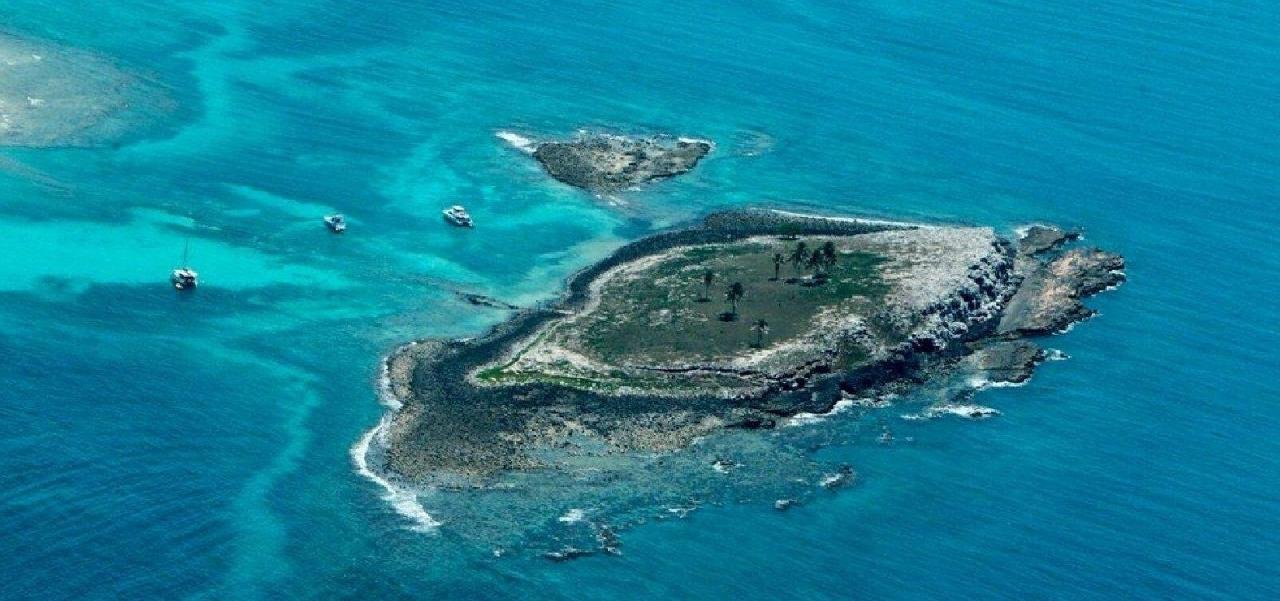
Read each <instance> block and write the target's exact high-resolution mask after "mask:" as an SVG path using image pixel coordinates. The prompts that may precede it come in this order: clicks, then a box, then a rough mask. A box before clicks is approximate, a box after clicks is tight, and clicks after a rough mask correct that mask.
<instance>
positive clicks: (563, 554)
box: [542, 547, 595, 562]
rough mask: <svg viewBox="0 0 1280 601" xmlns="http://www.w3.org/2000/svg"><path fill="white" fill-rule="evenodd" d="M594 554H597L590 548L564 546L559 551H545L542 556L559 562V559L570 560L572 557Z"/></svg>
mask: <svg viewBox="0 0 1280 601" xmlns="http://www.w3.org/2000/svg"><path fill="white" fill-rule="evenodd" d="M594 554H595V551H592V550H590V549H579V548H577V547H563V548H561V549H559V550H557V551H547V552H546V553H543V554H542V556H543V557H545V558H547V559H550V560H551V561H557V562H559V561H569V560H571V559H578V558H579V557H586V556H588V555H594Z"/></svg>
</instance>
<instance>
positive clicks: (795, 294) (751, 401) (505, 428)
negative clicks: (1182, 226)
mask: <svg viewBox="0 0 1280 601" xmlns="http://www.w3.org/2000/svg"><path fill="white" fill-rule="evenodd" d="M1077 238H1078V234H1077V233H1074V232H1069V231H1063V230H1059V229H1057V228H1053V227H1050V226H1040V227H1037V228H1033V229H1028V230H1026V232H1024V233H1023V234H1022V235H1021V236H1020V237H1019V239H1017V240H1008V239H1006V238H1004V237H1002V236H1000V235H999V234H997V233H996V232H995V231H994V230H992V229H991V228H982V227H958V226H957V227H951V226H932V225H927V226H926V225H914V224H901V223H884V222H874V221H863V220H857V219H850V218H841V217H824V216H809V215H798V214H794V213H787V212H782V211H774V210H764V209H761V210H748V211H732V212H723V213H715V214H712V215H710V216H708V217H707V218H705V219H704V220H703V221H702V222H701V223H698V224H696V225H694V226H692V227H687V228H684V229H679V230H674V231H668V232H663V233H660V234H656V235H653V236H650V237H648V238H644V239H641V240H638V241H636V242H633V243H631V244H629V245H627V246H624V247H622V248H621V249H619V250H618V251H616V252H615V253H614V254H613V255H611V256H610V257H608V258H606V259H605V260H603V261H601V262H599V263H597V264H596V265H593V266H591V267H589V268H587V269H585V270H584V271H582V272H580V273H579V274H577V275H576V276H575V277H573V278H572V279H571V280H570V281H569V283H568V290H567V292H566V293H565V295H564V296H563V297H562V298H560V299H559V300H558V301H557V302H554V303H551V304H548V305H544V306H540V307H537V308H531V309H524V310H520V311H517V312H516V313H515V314H514V315H513V316H512V317H511V318H510V319H509V320H507V321H506V322H504V323H502V324H500V325H499V326H498V327H496V328H495V329H494V330H493V331H492V332H490V333H489V334H487V335H485V336H483V337H480V338H476V339H467V340H427V341H420V342H417V343H414V344H411V345H407V346H405V347H402V348H401V349H400V350H398V351H397V352H395V353H393V354H392V355H391V356H390V357H389V358H388V359H387V362H386V374H387V379H386V386H387V389H386V392H387V394H388V395H389V396H390V397H392V400H393V401H394V404H395V406H397V407H398V409H397V410H396V411H395V413H394V414H393V415H392V416H391V417H390V418H389V419H388V420H387V422H386V423H385V426H384V429H383V431H382V432H381V433H380V436H379V440H380V441H381V445H382V448H381V449H380V452H379V453H378V458H379V462H378V463H379V464H380V465H379V466H378V467H380V468H381V469H382V470H383V471H384V472H385V473H387V474H389V475H390V476H392V477H394V478H395V479H397V480H401V481H407V482H413V483H431V484H445V485H450V486H484V483H485V482H486V481H487V480H489V479H491V478H492V477H494V476H496V475H499V474H501V473H504V472H507V471H511V470H519V471H529V470H544V469H554V470H570V471H571V470H574V469H579V468H578V467H575V466H582V465H583V464H582V458H583V457H597V458H598V457H603V456H608V455H610V454H615V453H631V452H646V453H649V452H667V451H673V450H677V449H680V448H682V447H684V446H686V445H689V444H691V443H693V442H694V441H696V440H698V439H699V438H700V437H705V436H708V435H714V434H715V433H716V432H717V431H722V430H725V429H769V428H773V427H776V426H778V425H780V424H781V423H783V422H784V420H786V419H788V418H789V417H791V416H796V415H800V414H818V413H826V412H829V411H831V410H832V409H833V407H835V406H836V404H837V403H838V402H839V401H841V400H842V399H861V398H883V397H885V396H887V395H890V394H903V393H908V392H910V391H912V390H913V389H916V388H918V387H920V386H922V385H923V384H924V383H925V382H929V381H931V380H933V379H935V378H941V377H944V376H946V375H947V374H954V373H957V372H959V371H961V370H964V371H966V372H971V373H975V374H979V375H980V377H981V378H983V379H985V380H987V381H992V382H1022V381H1025V380H1026V379H1027V378H1029V377H1030V376H1031V372H1032V370H1033V369H1034V368H1035V366H1036V365H1037V364H1038V363H1039V362H1040V361H1042V360H1043V359H1044V358H1045V353H1044V351H1043V350H1041V348H1040V346H1039V345H1038V344H1037V343H1036V338H1037V337H1040V336H1044V335H1046V334H1051V333H1054V332H1057V331H1060V330H1062V329H1063V328H1065V327H1066V326H1068V325H1070V324H1072V323H1075V322H1077V321H1080V320H1082V319H1085V318H1087V317H1089V316H1090V315H1092V310H1090V309H1088V308H1087V307H1085V306H1084V305H1083V303H1082V302H1081V301H1082V299H1084V298H1086V297H1088V296H1090V295H1093V294H1096V293H1098V292H1100V291H1102V290H1105V289H1107V288H1109V287H1112V286H1115V285H1117V284H1119V283H1120V282H1122V281H1123V280H1124V278H1125V276H1124V273H1123V268H1124V260H1123V258H1121V257H1120V256H1119V255H1116V254H1113V253H1110V252H1106V251H1102V250H1099V249H1094V248H1086V247H1076V246H1074V244H1075V242H1076V241H1077V240H1076V239H1077ZM587 465H589V464H587ZM582 469H591V468H590V467H584V468H582Z"/></svg>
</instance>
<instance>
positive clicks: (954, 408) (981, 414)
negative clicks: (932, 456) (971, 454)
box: [902, 404, 1000, 421]
mask: <svg viewBox="0 0 1280 601" xmlns="http://www.w3.org/2000/svg"><path fill="white" fill-rule="evenodd" d="M944 415H954V416H956V417H963V418H965V419H973V420H979V419H988V418H992V417H995V416H997V415H1000V411H999V410H996V409H993V408H991V407H984V406H982V405H968V404H946V405H934V406H933V407H929V408H928V409H925V410H924V411H921V412H920V413H912V414H908V415H903V416H902V419H905V420H909V421H916V420H928V419H934V418H937V417H942V416H944Z"/></svg>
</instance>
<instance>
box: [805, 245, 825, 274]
mask: <svg viewBox="0 0 1280 601" xmlns="http://www.w3.org/2000/svg"><path fill="white" fill-rule="evenodd" d="M822 265H823V263H822V251H821V250H820V249H817V248H815V249H813V254H811V255H809V258H808V259H806V260H805V262H804V268H805V271H808V270H810V269H817V270H818V273H817V277H818V279H822V278H824V277H826V275H827V274H825V273H823V272H822Z"/></svg>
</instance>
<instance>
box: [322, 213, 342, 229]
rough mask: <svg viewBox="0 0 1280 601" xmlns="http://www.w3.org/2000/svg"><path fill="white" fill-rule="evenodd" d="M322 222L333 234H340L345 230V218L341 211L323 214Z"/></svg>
mask: <svg viewBox="0 0 1280 601" xmlns="http://www.w3.org/2000/svg"><path fill="white" fill-rule="evenodd" d="M324 224H325V225H326V226H328V227H329V231H332V232H333V233H335V234H341V233H342V232H345V231H347V218H346V217H343V216H342V213H334V214H333V215H325V216H324Z"/></svg>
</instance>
